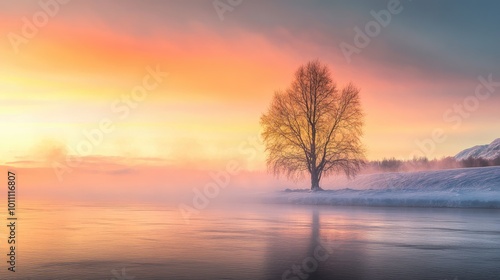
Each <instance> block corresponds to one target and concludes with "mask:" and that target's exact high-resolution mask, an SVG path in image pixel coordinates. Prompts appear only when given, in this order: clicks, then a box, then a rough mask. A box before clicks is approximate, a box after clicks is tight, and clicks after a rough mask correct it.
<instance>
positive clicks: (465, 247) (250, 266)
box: [0, 203, 500, 280]
mask: <svg viewBox="0 0 500 280" xmlns="http://www.w3.org/2000/svg"><path fill="white" fill-rule="evenodd" d="M499 214H500V210H495V209H422V208H364V207H320V206H293V207H292V206H287V205H254V204H239V205H232V206H230V205H228V204H219V203H213V204H211V205H210V206H208V207H207V208H206V209H203V210H201V211H200V212H199V213H198V214H197V215H193V216H192V217H191V219H190V220H189V223H186V221H185V220H184V219H183V217H182V215H181V214H180V213H179V211H178V208H177V205H173V204H168V205H164V204H163V205H162V204H111V203H110V204H104V203H99V204H97V203H79V204H76V205H67V204H50V205H47V204H40V203H24V204H23V205H22V208H21V209H19V215H20V216H21V217H23V219H22V220H21V221H20V225H19V228H20V230H19V236H18V240H19V241H18V243H19V244H18V246H19V247H18V255H19V256H18V271H17V272H16V274H15V276H14V277H13V276H12V275H11V274H9V275H7V274H6V271H1V272H0V278H1V279H37V280H38V279H42V280H43V279H113V278H114V279H122V278H123V279H127V278H124V277H122V278H116V277H117V276H116V275H123V274H125V275H126V276H127V277H135V278H134V279H297V278H294V277H299V275H298V274H300V275H302V276H304V275H306V276H307V277H308V278H307V279H454V278H455V277H456V278H457V279H492V276H495V275H500V268H499V266H498V261H499V260H500V259H499V258H500V255H499V253H498V252H500V234H499V233H500V215H499ZM0 218H2V219H3V218H5V217H3V216H1V217H0ZM297 269H298V270H297ZM6 277H7V278H6ZM283 277H285V278H283ZM129 279H131V278H129ZM299 279H301V278H300V277H299Z"/></svg>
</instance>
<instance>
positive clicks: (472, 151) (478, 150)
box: [455, 138, 500, 160]
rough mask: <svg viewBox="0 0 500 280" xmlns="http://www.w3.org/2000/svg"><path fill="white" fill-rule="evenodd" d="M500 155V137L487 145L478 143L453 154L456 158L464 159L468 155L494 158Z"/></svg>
mask: <svg viewBox="0 0 500 280" xmlns="http://www.w3.org/2000/svg"><path fill="white" fill-rule="evenodd" d="M499 156H500V138H498V139H496V140H495V141H493V142H491V144H489V145H479V146H474V147H472V148H468V149H465V150H463V151H461V152H460V153H458V154H457V155H456V156H455V159H457V160H464V159H468V158H470V157H472V158H482V159H487V160H491V159H495V158H497V157H499Z"/></svg>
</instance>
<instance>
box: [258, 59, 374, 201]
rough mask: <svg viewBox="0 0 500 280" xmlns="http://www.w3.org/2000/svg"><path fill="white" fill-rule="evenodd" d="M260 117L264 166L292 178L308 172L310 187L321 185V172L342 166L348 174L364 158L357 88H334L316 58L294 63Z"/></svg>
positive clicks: (329, 171)
mask: <svg viewBox="0 0 500 280" xmlns="http://www.w3.org/2000/svg"><path fill="white" fill-rule="evenodd" d="M260 123H261V125H262V127H263V132H262V137H263V139H264V143H265V146H266V151H267V153H268V155H267V166H268V168H269V169H270V170H272V171H273V173H274V174H275V175H277V176H279V175H280V174H284V175H286V176H287V177H288V178H289V179H293V180H297V179H300V178H302V177H303V176H304V175H305V174H307V173H309V174H310V176H311V190H313V191H317V190H321V188H320V186H319V182H320V180H321V178H322V177H324V176H328V175H331V174H333V173H339V172H342V171H343V172H344V173H345V174H346V175H347V177H348V178H352V177H354V176H355V175H356V174H357V173H358V171H359V170H360V168H361V166H362V164H363V163H364V158H365V157H364V149H363V147H362V145H361V136H362V134H363V132H362V126H363V112H362V110H361V105H360V100H359V89H358V88H356V87H355V86H354V85H353V84H349V85H347V86H346V87H344V88H342V89H341V90H339V89H338V88H337V86H336V84H335V82H334V81H333V80H332V78H331V75H330V71H329V70H328V68H327V66H326V65H323V64H321V63H320V62H319V61H317V60H316V61H311V62H309V63H307V64H306V65H303V66H301V67H299V69H298V70H297V72H296V73H295V79H294V80H293V82H292V83H291V85H290V86H289V87H288V89H287V90H285V91H276V92H275V93H274V97H273V100H272V103H271V105H270V107H269V109H268V111H267V113H266V114H264V115H262V117H261V120H260Z"/></svg>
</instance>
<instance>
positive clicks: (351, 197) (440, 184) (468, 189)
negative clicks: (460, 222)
mask: <svg viewBox="0 0 500 280" xmlns="http://www.w3.org/2000/svg"><path fill="white" fill-rule="evenodd" d="M324 187H325V188H328V187H330V186H328V185H327V186H324ZM333 187H334V188H335V189H333V190H325V191H320V192H310V191H309V190H290V189H287V190H285V191H277V192H271V193H265V194H260V195H259V196H258V198H257V199H258V200H259V201H260V202H262V203H275V204H304V205H338V206H340V205H341V206H391V207H449V208H500V167H484V168H466V169H452V170H439V171H420V172H408V173H383V174H368V175H362V176H359V177H358V178H357V179H355V180H353V181H345V182H340V183H339V184H338V185H336V186H333Z"/></svg>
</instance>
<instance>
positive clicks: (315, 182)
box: [311, 170, 321, 191]
mask: <svg viewBox="0 0 500 280" xmlns="http://www.w3.org/2000/svg"><path fill="white" fill-rule="evenodd" d="M319 190H321V188H320V187H319V174H318V172H317V171H316V170H313V171H312V172H311V191H319Z"/></svg>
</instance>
